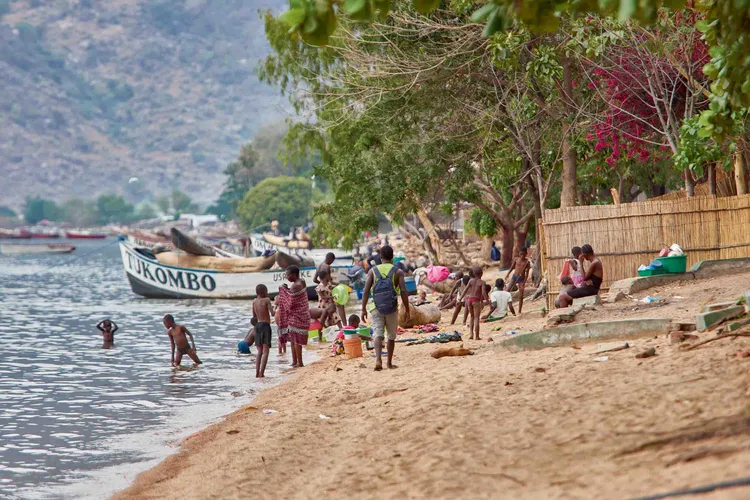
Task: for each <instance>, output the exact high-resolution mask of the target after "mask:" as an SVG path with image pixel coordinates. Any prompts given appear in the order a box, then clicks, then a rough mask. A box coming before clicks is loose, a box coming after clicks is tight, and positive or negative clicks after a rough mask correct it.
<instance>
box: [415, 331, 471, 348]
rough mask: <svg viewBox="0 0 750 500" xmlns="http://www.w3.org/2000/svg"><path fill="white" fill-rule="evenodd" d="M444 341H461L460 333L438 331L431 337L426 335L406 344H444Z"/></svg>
mask: <svg viewBox="0 0 750 500" xmlns="http://www.w3.org/2000/svg"><path fill="white" fill-rule="evenodd" d="M446 342H461V334H460V333H458V332H453V333H447V332H443V333H438V334H437V335H433V336H432V337H426V338H423V339H422V340H417V341H416V342H409V343H408V344H406V345H417V344H428V343H429V344H445V343H446Z"/></svg>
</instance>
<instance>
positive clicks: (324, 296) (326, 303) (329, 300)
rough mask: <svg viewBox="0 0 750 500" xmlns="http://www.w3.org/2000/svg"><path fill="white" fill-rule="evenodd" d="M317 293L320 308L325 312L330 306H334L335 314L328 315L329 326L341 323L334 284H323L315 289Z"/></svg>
mask: <svg viewBox="0 0 750 500" xmlns="http://www.w3.org/2000/svg"><path fill="white" fill-rule="evenodd" d="M315 291H316V292H317V293H318V307H319V308H321V309H323V310H324V311H325V310H326V309H328V308H329V307H330V306H333V312H332V313H330V314H329V315H328V324H329V325H334V324H336V323H338V322H339V315H338V312H337V308H336V303H335V302H334V300H333V283H331V282H330V281H329V282H328V283H321V284H319V285H318V286H317V287H315Z"/></svg>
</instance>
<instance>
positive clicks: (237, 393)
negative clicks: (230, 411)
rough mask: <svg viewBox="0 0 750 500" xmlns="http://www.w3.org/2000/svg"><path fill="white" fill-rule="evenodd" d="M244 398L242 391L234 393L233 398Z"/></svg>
mask: <svg viewBox="0 0 750 500" xmlns="http://www.w3.org/2000/svg"><path fill="white" fill-rule="evenodd" d="M240 396H242V393H241V392H240V391H232V397H234V398H238V397H240Z"/></svg>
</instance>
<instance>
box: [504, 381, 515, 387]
mask: <svg viewBox="0 0 750 500" xmlns="http://www.w3.org/2000/svg"><path fill="white" fill-rule="evenodd" d="M505 385H506V386H508V385H513V382H508V381H507V380H506V381H505Z"/></svg>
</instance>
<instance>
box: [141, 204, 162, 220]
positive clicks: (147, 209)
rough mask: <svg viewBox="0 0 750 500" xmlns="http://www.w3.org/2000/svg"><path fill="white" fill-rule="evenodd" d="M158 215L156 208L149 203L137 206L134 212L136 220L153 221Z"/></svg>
mask: <svg viewBox="0 0 750 500" xmlns="http://www.w3.org/2000/svg"><path fill="white" fill-rule="evenodd" d="M158 215H159V214H157V213H156V207H154V206H153V205H152V204H151V203H142V204H140V205H139V206H138V209H137V210H136V211H135V219H136V220H148V219H154V218H156V217H157V216H158Z"/></svg>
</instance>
